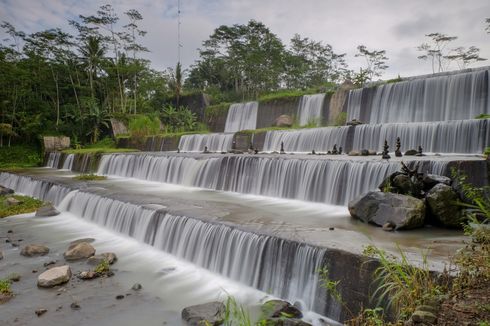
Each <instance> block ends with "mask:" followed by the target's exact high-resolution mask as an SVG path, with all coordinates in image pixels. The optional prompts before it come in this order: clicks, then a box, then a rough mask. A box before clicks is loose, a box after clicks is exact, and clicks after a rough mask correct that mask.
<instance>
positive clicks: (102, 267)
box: [94, 259, 110, 274]
mask: <svg viewBox="0 0 490 326" xmlns="http://www.w3.org/2000/svg"><path fill="white" fill-rule="evenodd" d="M109 270H110V266H109V262H108V261H107V260H106V259H104V260H102V261H101V262H100V263H99V264H98V265H97V266H95V269H94V272H96V273H97V274H105V273H107V272H108V271H109Z"/></svg>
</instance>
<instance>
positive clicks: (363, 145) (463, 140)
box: [352, 119, 490, 154]
mask: <svg viewBox="0 0 490 326" xmlns="http://www.w3.org/2000/svg"><path fill="white" fill-rule="evenodd" d="M488 123H489V120H485V119H481V120H456V121H442V122H425V123H388V124H374V125H360V126H356V127H355V128H354V140H353V145H352V148H353V149H357V150H361V149H374V150H378V151H379V150H381V149H382V148H383V144H384V141H385V139H386V140H387V141H388V144H389V146H390V150H391V151H394V150H395V143H396V138H397V137H400V142H401V145H402V146H401V150H402V151H406V150H408V149H417V148H418V146H419V145H421V146H422V148H423V150H424V152H430V153H468V154H482V153H483V150H484V149H485V147H486V146H488V145H489V144H490V142H489V140H490V130H489V128H488Z"/></svg>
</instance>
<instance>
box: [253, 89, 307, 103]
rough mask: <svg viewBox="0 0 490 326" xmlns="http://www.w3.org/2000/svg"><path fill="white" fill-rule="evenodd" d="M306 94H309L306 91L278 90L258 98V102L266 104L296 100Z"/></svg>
mask: <svg viewBox="0 0 490 326" xmlns="http://www.w3.org/2000/svg"><path fill="white" fill-rule="evenodd" d="M306 94H311V93H309V92H307V91H301V90H280V91H276V92H270V93H267V94H264V95H262V96H260V97H259V102H262V103H266V102H272V101H277V100H279V101H287V100H289V99H293V100H294V99H296V98H298V97H301V96H303V95H306Z"/></svg>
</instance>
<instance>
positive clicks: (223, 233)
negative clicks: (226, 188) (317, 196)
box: [0, 173, 339, 318]
mask: <svg viewBox="0 0 490 326" xmlns="http://www.w3.org/2000/svg"><path fill="white" fill-rule="evenodd" d="M0 183H2V184H6V185H9V186H11V187H12V188H13V189H14V190H15V191H16V192H19V193H24V194H29V195H31V196H36V197H38V198H41V199H45V198H48V197H50V196H53V194H55V193H57V195H56V196H54V197H56V198H57V199H56V204H57V205H58V208H59V209H60V210H61V211H68V212H70V213H72V214H74V215H76V216H78V217H80V218H83V219H86V220H88V221H91V222H93V223H96V224H98V225H100V226H103V227H105V228H107V229H110V230H113V231H116V232H119V233H122V234H124V235H127V236H130V237H132V238H135V239H136V240H138V241H140V242H144V243H146V244H149V245H152V246H154V247H156V248H158V249H161V250H163V251H165V252H167V253H170V254H172V255H174V256H176V257H179V258H182V259H184V260H187V261H189V262H191V263H194V264H196V265H198V266H201V267H203V268H206V269H208V270H210V271H212V272H215V273H218V274H221V275H223V276H225V277H228V278H230V279H232V280H235V281H238V282H240V283H242V284H245V285H248V286H251V287H254V288H256V289H259V290H262V291H267V292H269V293H272V294H273V295H275V296H278V297H281V298H284V299H286V300H289V301H291V302H295V301H300V302H302V304H303V305H304V306H305V308H306V309H308V310H315V311H317V312H319V313H327V312H329V311H331V310H332V309H333V310H334V311H337V310H338V309H337V308H336V307H327V306H326V305H325V303H322V302H319V300H317V299H318V294H317V291H319V278H318V269H319V268H320V267H322V264H323V263H324V260H325V259H324V256H325V253H326V251H327V250H326V249H322V248H317V247H313V246H310V245H306V244H302V243H298V242H294V241H289V240H284V239H281V238H277V237H273V236H268V235H260V234H255V233H251V232H245V231H241V230H239V229H236V228H234V227H230V226H226V225H222V224H219V223H216V224H215V223H209V222H205V221H201V220H199V219H196V218H192V217H186V216H177V215H172V214H170V213H167V212H164V211H162V210H158V209H157V208H156V207H153V208H150V207H148V206H144V207H143V206H140V205H136V204H133V203H128V202H123V201H119V200H116V199H112V198H108V197H104V196H101V195H97V194H93V193H89V192H84V191H79V190H73V191H71V190H70V189H68V188H66V187H63V186H56V185H53V184H52V183H51V182H47V181H42V180H35V179H32V178H30V177H25V176H19V175H14V174H9V173H1V174H0ZM34 189H37V190H34ZM39 189H42V191H39ZM336 317H337V318H338V317H339V316H336Z"/></svg>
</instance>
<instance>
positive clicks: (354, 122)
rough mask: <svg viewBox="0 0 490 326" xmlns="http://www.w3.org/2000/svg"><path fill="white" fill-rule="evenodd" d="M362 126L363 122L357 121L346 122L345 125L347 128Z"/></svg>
mask: <svg viewBox="0 0 490 326" xmlns="http://www.w3.org/2000/svg"><path fill="white" fill-rule="evenodd" d="M362 124H363V122H362V121H359V120H357V119H352V120H351V121H348V122H347V123H346V125H348V126H358V125H362Z"/></svg>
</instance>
